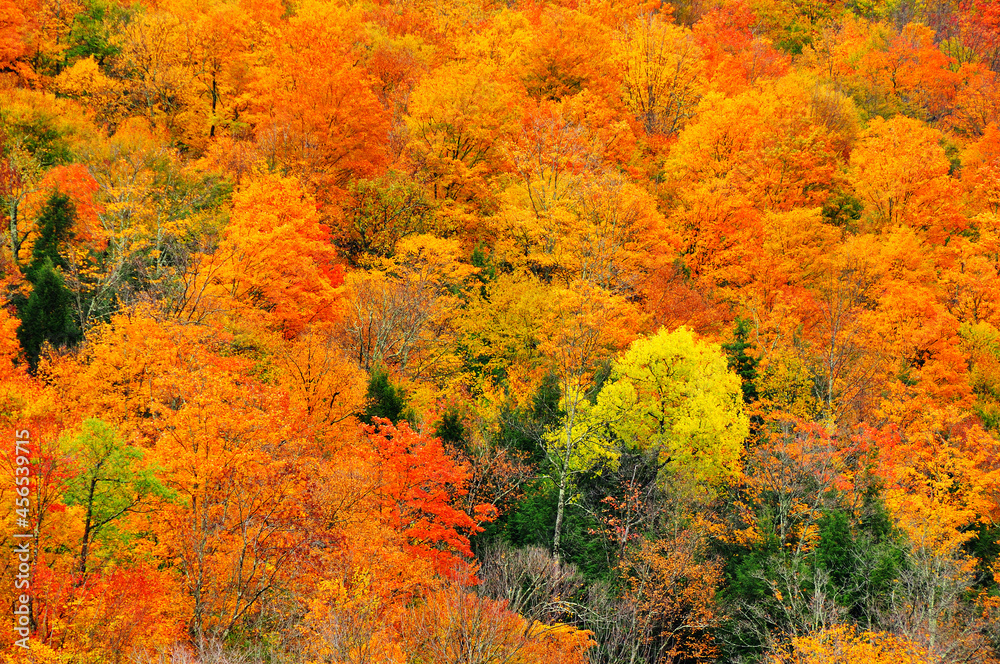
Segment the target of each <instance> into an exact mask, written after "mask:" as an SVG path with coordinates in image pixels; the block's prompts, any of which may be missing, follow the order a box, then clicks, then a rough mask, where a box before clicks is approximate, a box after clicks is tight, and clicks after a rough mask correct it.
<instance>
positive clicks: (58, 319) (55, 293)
mask: <svg viewBox="0 0 1000 664" xmlns="http://www.w3.org/2000/svg"><path fill="white" fill-rule="evenodd" d="M75 221H76V209H75V207H74V206H73V202H72V201H71V200H70V198H69V197H68V196H66V195H65V194H60V193H58V192H56V193H54V194H53V195H52V196H51V197H50V198H49V200H48V202H47V203H46V204H45V209H43V210H42V214H41V216H40V217H39V218H38V222H37V226H38V237H37V238H36V240H35V244H34V247H33V249H32V252H31V263H30V265H29V266H28V272H27V275H26V276H27V279H28V282H29V283H30V284H31V287H32V288H31V295H29V296H28V297H27V298H23V297H22V298H19V299H16V300H15V302H14V304H15V307H16V308H17V313H18V317H19V318H20V319H21V324H20V325H19V326H18V328H17V339H18V341H19V342H20V344H21V348H23V349H24V354H25V356H26V357H27V359H28V367H29V369H30V370H31V371H32V372H34V371H35V370H36V369H37V368H38V360H39V357H40V356H41V351H42V345H43V344H45V343H50V344H52V345H53V346H57V347H58V346H72V345H74V344H76V343H78V342H79V341H80V340H81V339H82V338H83V335H82V334H81V333H80V330H79V328H78V327H77V325H76V323H75V322H74V320H73V315H72V313H71V311H72V309H71V307H72V303H73V295H72V293H71V292H70V290H69V289H68V288H67V287H66V283H65V281H64V280H63V277H62V274H60V272H59V268H61V269H66V268H67V267H68V265H67V263H66V259H65V258H64V257H63V254H62V252H61V249H62V247H63V246H64V245H65V244H66V242H67V240H68V239H69V234H70V231H71V229H72V227H73V224H74V222H75Z"/></svg>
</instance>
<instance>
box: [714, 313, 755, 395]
mask: <svg viewBox="0 0 1000 664" xmlns="http://www.w3.org/2000/svg"><path fill="white" fill-rule="evenodd" d="M749 339H750V322H749V321H747V320H746V319H745V318H738V319H736V330H735V332H734V333H733V340H732V341H730V342H729V343H727V344H722V349H723V350H724V351H725V352H726V356H727V357H728V358H729V368H730V369H732V370H733V371H735V372H736V373H737V374H738V375H739V377H740V379H741V380H742V381H743V403H747V404H750V403H753V402H755V401H757V399H758V398H760V397H759V395H758V394H757V365H758V364H759V363H760V359H759V358H756V357H754V356H753V355H748V354H747V349H748V348H753V344H752V343H750V341H749Z"/></svg>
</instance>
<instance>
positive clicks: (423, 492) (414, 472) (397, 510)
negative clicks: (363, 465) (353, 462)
mask: <svg viewBox="0 0 1000 664" xmlns="http://www.w3.org/2000/svg"><path fill="white" fill-rule="evenodd" d="M375 422H376V423H375V424H374V425H372V426H362V428H361V437H362V440H363V441H364V442H365V443H367V444H368V445H370V446H371V452H373V457H372V465H373V466H374V468H373V469H372V470H373V475H374V476H375V477H376V480H375V484H374V486H373V487H372V489H373V491H374V493H375V495H377V496H378V498H377V500H378V501H379V504H378V509H379V511H380V513H381V516H382V518H383V519H385V520H387V521H388V522H389V525H390V526H391V527H393V528H394V529H396V530H398V531H401V532H403V533H405V536H406V539H407V544H406V548H407V549H408V550H409V552H410V553H412V554H414V555H416V556H417V557H419V558H424V559H427V560H429V561H431V562H432V563H433V565H434V569H435V571H436V572H437V573H439V574H442V575H445V576H453V577H459V578H464V576H465V575H466V574H467V573H468V571H469V570H468V565H467V563H466V562H465V561H464V560H462V558H461V557H462V556H471V555H472V551H471V550H470V549H469V538H468V536H467V534H466V533H472V532H475V531H476V530H478V526H476V523H475V522H474V521H473V520H472V518H471V517H470V516H469V515H468V514H466V513H465V512H463V511H462V510H460V509H457V508H456V507H455V506H454V501H455V499H456V498H458V497H460V496H463V495H465V493H466V489H465V481H466V478H467V477H468V472H467V471H466V469H465V468H464V467H462V466H459V465H457V464H456V463H455V461H454V460H453V459H452V458H451V457H449V456H448V454H447V453H446V452H445V450H444V447H443V446H442V444H441V440H440V439H439V438H432V437H430V436H427V435H424V434H419V433H416V432H415V431H413V430H412V429H411V428H410V426H409V425H408V424H407V423H406V422H400V424H399V425H398V426H394V425H393V424H392V423H391V422H389V421H388V420H384V419H378V418H376V420H375Z"/></svg>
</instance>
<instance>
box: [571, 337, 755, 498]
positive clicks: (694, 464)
mask: <svg viewBox="0 0 1000 664" xmlns="http://www.w3.org/2000/svg"><path fill="white" fill-rule="evenodd" d="M588 425H589V426H590V427H591V428H592V429H593V430H595V431H598V432H599V435H604V436H611V437H613V438H615V439H617V440H618V441H619V444H621V445H622V446H623V447H625V448H629V449H632V450H641V451H649V452H656V454H657V456H658V457H659V463H660V464H661V466H662V468H663V469H664V470H665V471H666V472H668V473H672V474H678V475H681V476H687V477H689V478H691V479H693V480H694V481H695V482H697V483H711V482H714V481H715V480H718V479H721V478H723V477H725V476H727V475H731V474H732V473H734V472H735V471H736V466H737V463H738V461H739V459H740V453H741V450H742V449H743V441H744V439H746V437H747V435H748V434H749V432H750V419H749V417H748V416H747V414H746V413H745V412H744V411H743V398H742V391H741V387H740V378H739V376H737V375H736V374H735V373H733V372H732V371H730V370H729V367H728V365H727V362H726V356H725V355H724V354H723V352H722V349H721V347H720V346H718V345H717V344H711V343H707V342H704V341H701V340H699V339H697V338H695V336H694V333H693V332H691V331H690V330H688V329H687V328H684V327H681V328H678V329H676V330H674V331H673V332H668V331H667V330H666V329H661V330H660V331H659V332H657V333H656V334H655V335H653V336H651V337H647V338H644V339H639V340H637V341H635V342H634V343H633V344H632V345H631V346H630V347H629V349H628V350H627V351H626V352H625V353H623V354H622V355H621V357H620V358H619V359H618V360H617V361H616V362H615V363H614V366H613V368H612V370H611V379H610V380H609V381H608V383H607V384H606V385H605V386H604V387H603V389H601V391H600V393H599V394H598V396H597V403H596V404H595V405H594V408H593V409H592V410H591V412H590V421H589V423H588ZM602 429H603V432H601V430H602Z"/></svg>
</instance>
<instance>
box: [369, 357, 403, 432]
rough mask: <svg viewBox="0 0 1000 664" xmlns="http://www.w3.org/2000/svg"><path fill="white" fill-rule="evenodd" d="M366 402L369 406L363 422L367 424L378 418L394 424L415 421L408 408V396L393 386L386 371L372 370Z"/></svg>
mask: <svg viewBox="0 0 1000 664" xmlns="http://www.w3.org/2000/svg"><path fill="white" fill-rule="evenodd" d="M365 402H366V403H367V404H368V406H367V407H366V408H365V412H364V413H363V414H362V416H361V421H362V422H364V423H365V424H371V423H372V420H373V419H374V418H376V417H382V418H385V419H387V420H389V421H390V422H392V423H393V424H398V423H399V421H400V420H410V419H413V413H412V412H410V411H409V409H408V408H407V407H406V394H405V393H404V392H403V390H402V389H401V388H399V387H397V386H395V385H393V384H392V382H391V381H390V380H389V374H388V373H386V371H385V370H384V369H380V368H375V369H372V372H371V375H370V376H369V378H368V393H367V394H366V395H365Z"/></svg>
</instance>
